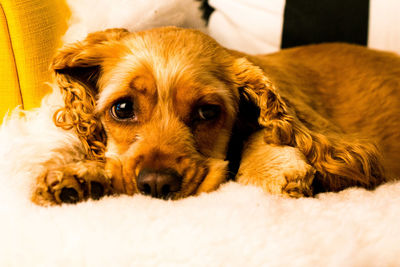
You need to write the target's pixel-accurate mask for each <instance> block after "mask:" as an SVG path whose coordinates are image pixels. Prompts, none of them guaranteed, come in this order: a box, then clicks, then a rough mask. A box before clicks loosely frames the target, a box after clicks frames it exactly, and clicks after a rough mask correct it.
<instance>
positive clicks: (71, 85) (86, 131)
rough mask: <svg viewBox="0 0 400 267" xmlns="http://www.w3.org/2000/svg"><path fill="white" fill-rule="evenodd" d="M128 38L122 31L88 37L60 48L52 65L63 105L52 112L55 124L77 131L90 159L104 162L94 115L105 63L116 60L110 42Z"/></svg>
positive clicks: (100, 130)
mask: <svg viewBox="0 0 400 267" xmlns="http://www.w3.org/2000/svg"><path fill="white" fill-rule="evenodd" d="M128 34H129V32H128V31H127V30H125V29H109V30H106V31H101V32H95V33H92V34H89V35H88V36H87V38H86V39H85V40H84V41H82V42H76V43H73V44H69V45H66V46H64V47H63V48H61V49H60V50H59V51H58V52H57V53H56V55H55V56H54V58H53V62H52V64H51V69H52V70H53V71H54V74H55V82H56V83H57V86H58V87H59V88H60V89H61V91H62V94H63V97H64V102H65V106H64V107H62V108H60V109H59V110H57V111H56V112H55V114H54V118H53V119H54V122H55V124H56V125H57V126H58V127H61V128H63V129H65V130H70V129H74V130H75V131H76V133H77V134H78V136H79V138H80V139H81V141H82V144H83V145H84V147H85V150H86V155H87V156H88V158H90V159H99V160H103V159H104V152H105V143H106V137H105V133H104V130H103V127H102V125H101V123H100V122H99V120H98V119H97V118H96V115H95V114H94V110H95V96H96V94H97V93H98V88H97V81H98V79H99V76H100V75H101V71H102V66H103V63H104V61H105V60H106V59H108V58H112V57H113V56H115V55H113V54H114V53H115V51H113V50H112V49H111V44H112V42H114V41H118V40H120V39H121V38H123V37H124V36H126V35H128Z"/></svg>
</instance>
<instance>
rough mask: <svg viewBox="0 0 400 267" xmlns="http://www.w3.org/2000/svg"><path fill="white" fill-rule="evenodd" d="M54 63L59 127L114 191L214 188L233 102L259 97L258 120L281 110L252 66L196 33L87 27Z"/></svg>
mask: <svg viewBox="0 0 400 267" xmlns="http://www.w3.org/2000/svg"><path fill="white" fill-rule="evenodd" d="M52 68H53V69H54V71H55V73H56V81H57V83H58V86H59V87H60V88H61V89H62V90H63V92H64V98H65V107H63V108H62V109H60V110H59V111H58V112H57V113H56V114H55V121H56V124H57V125H58V126H61V127H63V128H65V129H71V128H74V129H75V131H76V132H77V134H78V135H79V136H80V138H81V140H82V142H83V144H84V145H85V147H86V149H87V154H88V157H89V158H92V159H98V160H105V161H106V168H107V170H108V171H109V173H110V175H111V176H112V179H113V185H114V187H115V189H116V190H117V191H118V192H121V193H127V194H134V193H136V192H141V193H144V194H150V195H152V196H155V197H162V198H180V197H185V196H189V195H193V194H196V193H200V192H206V191H211V190H214V189H215V188H216V187H218V185H219V184H221V183H222V182H223V181H224V180H225V179H226V176H227V164H228V162H227V160H226V159H227V151H228V143H229V141H230V139H231V133H232V130H233V128H234V127H236V126H235V125H237V122H238V116H239V113H240V106H241V105H242V104H245V105H246V103H253V104H255V105H254V106H256V107H258V106H259V103H260V99H261V98H265V99H262V101H263V102H264V103H265V105H266V104H267V103H268V105H269V108H268V111H266V109H265V110H264V111H263V109H262V108H261V109H259V108H255V109H254V113H256V116H255V118H254V119H253V121H255V122H256V123H257V117H258V115H257V114H259V113H260V112H261V113H265V114H263V120H265V119H266V118H270V119H273V117H274V116H283V113H284V112H285V110H283V109H284V108H285V107H284V106H282V105H281V104H282V103H280V102H279V101H280V99H279V96H277V95H276V94H275V93H274V89H273V88H272V85H271V83H270V82H269V81H268V79H267V78H266V77H265V76H264V75H263V73H262V71H261V70H260V69H259V68H257V67H256V66H254V65H253V64H252V63H250V62H249V61H248V60H247V59H245V58H243V57H240V56H238V54H236V53H235V52H231V51H229V50H227V49H225V48H223V47H221V46H220V45H218V44H217V43H216V42H215V41H214V40H213V39H211V38H210V37H208V36H207V35H205V34H202V33H201V32H199V31H195V30H186V29H178V28H174V27H168V28H160V29H154V30H150V31H144V32H136V33H130V32H128V31H126V30H123V29H111V30H107V31H104V32H97V33H93V34H90V35H89V36H88V37H87V38H86V39H85V40H84V41H82V42H78V43H75V44H72V45H68V46H65V47H64V48H62V49H61V50H60V51H59V52H58V54H57V55H56V56H55V58H54V61H53V64H52ZM266 91H268V92H269V93H265V92H266ZM250 110H251V109H250ZM248 119H249V120H251V118H248ZM260 123H262V122H261V121H260Z"/></svg>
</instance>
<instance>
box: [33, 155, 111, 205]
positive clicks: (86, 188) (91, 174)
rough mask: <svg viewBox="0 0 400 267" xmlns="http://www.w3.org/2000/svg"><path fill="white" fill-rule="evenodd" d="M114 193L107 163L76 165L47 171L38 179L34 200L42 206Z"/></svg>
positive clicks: (75, 201) (90, 162)
mask: <svg viewBox="0 0 400 267" xmlns="http://www.w3.org/2000/svg"><path fill="white" fill-rule="evenodd" d="M110 192H111V183H110V179H109V178H108V177H107V175H106V172H105V170H104V164H101V163H98V162H92V161H85V162H76V163H70V164H67V165H63V166H60V167H57V168H52V169H49V170H47V172H46V173H45V174H44V175H42V176H41V177H39V178H38V179H37V183H36V188H35V190H34V193H33V195H32V201H33V202H35V203H36V204H39V205H54V204H62V203H77V202H79V201H82V200H86V199H88V198H92V199H99V198H101V197H102V196H104V195H107V194H109V193H110Z"/></svg>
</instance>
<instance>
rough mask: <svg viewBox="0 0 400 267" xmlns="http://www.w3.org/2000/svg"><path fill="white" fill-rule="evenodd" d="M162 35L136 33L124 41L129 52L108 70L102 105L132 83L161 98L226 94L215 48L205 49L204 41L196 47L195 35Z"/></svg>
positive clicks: (172, 98)
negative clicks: (211, 49) (219, 76)
mask: <svg viewBox="0 0 400 267" xmlns="http://www.w3.org/2000/svg"><path fill="white" fill-rule="evenodd" d="M160 36H161V37H162V35H158V38H155V39H152V38H150V37H151V36H146V35H145V36H144V37H141V36H139V37H137V36H135V35H133V37H132V38H128V39H127V40H126V41H125V45H126V47H127V51H128V52H127V53H126V54H124V56H123V57H122V58H121V59H120V61H119V63H118V64H117V65H116V66H115V67H114V68H112V69H110V70H109V71H108V72H107V73H105V76H107V77H105V78H104V79H103V81H104V83H103V86H101V87H102V90H101V93H100V97H99V102H100V106H101V105H102V102H105V101H106V99H109V98H110V97H111V96H116V95H118V94H121V95H122V94H124V93H126V90H127V88H131V89H132V87H133V88H134V89H137V90H141V89H145V91H146V93H147V94H155V95H157V96H156V97H157V99H158V101H166V102H171V101H172V100H176V99H177V98H178V99H180V100H182V101H190V100H191V99H193V98H196V97H199V94H200V95H204V94H210V93H215V94H221V95H227V93H228V92H226V86H225V85H224V84H223V83H222V82H221V81H219V80H218V79H216V76H218V75H217V74H216V73H218V72H221V71H222V70H221V69H220V68H219V66H218V64H216V62H215V60H214V56H215V55H214V53H213V52H212V51H210V50H207V49H206V50H205V51H203V52H202V51H201V50H202V49H204V48H205V47H204V46H203V47H202V45H200V46H199V48H196V47H193V46H192V45H193V42H192V41H194V40H193V38H188V37H187V36H184V35H181V36H180V37H177V38H175V39H174V38H173V37H176V36H175V35H172V36H171V35H167V36H164V37H165V38H161V37H160ZM160 38H161V39H160ZM188 39H190V40H191V41H188ZM128 84H129V85H130V86H127V85H128Z"/></svg>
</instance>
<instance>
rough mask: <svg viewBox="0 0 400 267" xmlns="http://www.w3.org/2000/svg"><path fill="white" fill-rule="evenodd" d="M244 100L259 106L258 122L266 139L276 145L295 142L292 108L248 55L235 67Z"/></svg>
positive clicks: (236, 78) (239, 60) (236, 62)
mask: <svg viewBox="0 0 400 267" xmlns="http://www.w3.org/2000/svg"><path fill="white" fill-rule="evenodd" d="M232 71H233V74H234V80H235V83H236V84H237V86H238V89H239V94H240V95H241V99H244V101H245V102H247V103H251V104H253V105H255V106H256V108H258V112H257V113H258V124H259V126H261V127H262V128H265V129H267V130H268V131H265V133H266V134H265V141H266V142H267V143H272V144H276V145H293V142H294V140H293V119H294V117H293V116H292V114H291V113H292V111H291V110H290V109H289V108H288V106H287V105H286V103H285V102H284V101H283V99H282V98H281V96H280V95H279V93H278V91H277V88H275V86H274V84H273V83H272V81H270V79H269V78H268V77H267V76H266V75H265V74H264V72H263V71H262V70H261V69H260V68H259V67H257V66H255V65H254V64H252V63H251V62H249V61H248V60H247V59H245V58H237V59H236V60H235V61H234V63H233V66H232Z"/></svg>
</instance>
